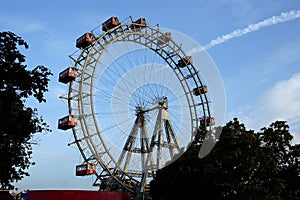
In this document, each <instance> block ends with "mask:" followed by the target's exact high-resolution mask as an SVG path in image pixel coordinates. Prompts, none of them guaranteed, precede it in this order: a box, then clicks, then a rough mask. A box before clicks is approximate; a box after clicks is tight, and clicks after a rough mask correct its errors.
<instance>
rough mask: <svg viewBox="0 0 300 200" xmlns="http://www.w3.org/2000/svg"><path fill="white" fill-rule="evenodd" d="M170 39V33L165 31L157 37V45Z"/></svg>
mask: <svg viewBox="0 0 300 200" xmlns="http://www.w3.org/2000/svg"><path fill="white" fill-rule="evenodd" d="M171 39H172V34H171V33H170V32H166V33H164V34H163V35H162V36H160V37H159V38H158V40H157V45H162V44H164V43H168V42H169V41H170V40H171Z"/></svg>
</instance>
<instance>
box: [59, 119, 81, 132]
mask: <svg viewBox="0 0 300 200" xmlns="http://www.w3.org/2000/svg"><path fill="white" fill-rule="evenodd" d="M75 126H77V117H76V116H75V115H67V116H65V117H63V118H60V119H59V120H58V129H61V130H67V129H70V128H73V127H75Z"/></svg>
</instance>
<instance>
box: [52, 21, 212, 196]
mask: <svg viewBox="0 0 300 200" xmlns="http://www.w3.org/2000/svg"><path fill="white" fill-rule="evenodd" d="M172 34H173V33H172V32H168V31H164V30H162V29H160V28H159V27H158V26H149V25H147V23H146V19H145V18H139V19H138V20H136V21H133V20H132V19H131V17H130V18H129V19H127V22H125V23H123V22H120V21H119V19H118V18H117V17H111V18H110V19H108V20H107V21H105V22H104V23H102V26H101V29H100V26H99V27H97V28H95V29H94V30H92V31H90V32H87V33H85V34H84V35H82V36H81V37H80V38H78V39H77V41H76V47H78V51H76V52H75V53H73V54H72V55H70V58H71V59H72V61H73V62H74V66H71V67H68V68H67V69H66V70H64V71H63V72H61V73H60V76H59V81H60V82H63V83H66V84H67V83H68V84H69V90H68V94H67V95H66V96H65V97H64V98H65V99H66V100H67V102H68V110H69V115H68V116H66V117H63V118H61V119H59V125H58V128H60V129H63V130H67V129H72V132H73V136H74V141H73V142H71V143H70V145H72V144H76V145H77V147H78V149H79V151H80V152H81V155H82V157H83V160H84V161H83V163H82V164H81V165H78V166H77V171H76V174H77V175H89V174H95V176H96V180H95V182H94V186H97V187H99V189H100V190H105V191H120V190H122V191H128V192H130V193H132V194H135V195H137V196H141V195H144V194H146V193H147V192H148V190H149V182H150V180H151V179H152V178H153V177H154V176H155V174H156V171H157V170H158V169H161V168H163V167H165V166H166V165H168V164H169V163H171V162H172V161H174V160H176V158H178V157H179V156H180V155H181V154H182V153H183V152H184V151H185V150H186V148H187V147H188V145H189V144H190V143H191V142H192V140H193V136H194V135H195V133H196V132H197V131H198V130H199V129H200V128H207V129H209V128H211V126H213V125H214V124H215V122H214V118H213V117H212V116H211V111H210V100H209V97H208V87H207V85H206V84H205V83H204V81H203V78H202V77H201V75H200V73H199V70H198V68H197V67H198V66H194V63H193V57H192V56H190V55H187V54H186V53H185V52H184V51H183V49H182V45H183V44H180V43H178V42H176V41H175V40H174V39H173V35H172Z"/></svg>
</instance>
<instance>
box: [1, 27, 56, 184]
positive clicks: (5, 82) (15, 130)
mask: <svg viewBox="0 0 300 200" xmlns="http://www.w3.org/2000/svg"><path fill="white" fill-rule="evenodd" d="M18 47H24V48H25V49H27V48H29V46H28V44H27V43H26V42H25V41H24V40H23V39H22V38H21V37H19V36H17V35H15V34H14V33H12V32H0V138H1V140H0V141H1V142H0V186H1V187H2V188H11V187H12V182H14V181H19V180H21V179H22V178H23V177H25V176H29V174H28V172H27V171H26V170H27V169H28V167H29V166H30V165H32V164H34V163H33V162H31V161H30V158H31V154H32V146H31V145H32V142H31V139H32V136H33V134H35V133H40V132H43V131H50V129H49V127H48V125H47V124H46V123H45V121H44V119H43V118H41V117H39V116H38V113H37V109H36V108H31V107H27V106H26V105H25V103H26V100H27V99H28V98H29V97H33V98H34V99H36V100H37V101H38V102H39V103H42V102H46V99H45V97H44V94H45V92H47V91H48V82H49V78H48V77H49V76H51V75H52V73H51V71H50V70H49V69H47V68H46V67H44V66H36V67H35V68H34V69H33V70H28V69H27V66H26V65H25V64H24V63H25V61H26V57H25V56H24V55H22V54H21V53H20V51H19V49H18Z"/></svg>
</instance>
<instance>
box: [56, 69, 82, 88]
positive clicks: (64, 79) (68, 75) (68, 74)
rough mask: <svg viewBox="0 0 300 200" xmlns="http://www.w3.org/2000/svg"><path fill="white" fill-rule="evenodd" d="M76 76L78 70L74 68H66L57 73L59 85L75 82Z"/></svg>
mask: <svg viewBox="0 0 300 200" xmlns="http://www.w3.org/2000/svg"><path fill="white" fill-rule="evenodd" d="M77 76H78V69H77V68H75V67H73V66H72V67H68V68H67V69H65V70H64V71H62V72H60V73H59V79H58V81H59V82H61V83H65V84H66V83H69V82H70V81H73V80H75V78H76V77H77Z"/></svg>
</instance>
